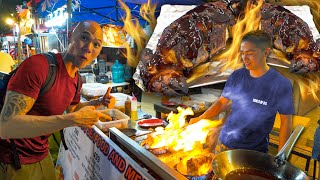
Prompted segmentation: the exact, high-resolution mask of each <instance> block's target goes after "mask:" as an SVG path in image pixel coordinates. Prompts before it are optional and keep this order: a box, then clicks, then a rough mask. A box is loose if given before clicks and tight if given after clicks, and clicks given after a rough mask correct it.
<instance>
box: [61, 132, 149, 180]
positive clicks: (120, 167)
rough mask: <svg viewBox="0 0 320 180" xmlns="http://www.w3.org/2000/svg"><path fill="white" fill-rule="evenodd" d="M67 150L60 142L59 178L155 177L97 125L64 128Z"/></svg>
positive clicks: (134, 178)
mask: <svg viewBox="0 0 320 180" xmlns="http://www.w3.org/2000/svg"><path fill="white" fill-rule="evenodd" d="M64 136H65V140H66V144H67V147H68V150H65V149H64V147H63V145H62V143H61V145H60V150H59V156H58V160H57V164H56V170H57V171H56V173H57V177H59V179H66V180H69V179H70V180H79V179H84V180H89V179H90V180H92V179H94V180H108V179H110V180H115V179H117V180H118V179H128V180H144V179H154V178H153V177H152V176H150V175H149V174H148V172H147V171H146V170H145V169H142V168H139V167H140V166H139V165H138V164H137V163H136V162H135V161H134V160H133V159H132V158H131V157H130V156H129V155H127V154H126V153H125V152H124V151H123V150H122V149H120V148H119V147H118V146H117V145H116V144H115V143H114V142H112V141H111V140H110V139H109V138H108V137H107V136H106V135H105V134H104V133H103V132H102V131H100V130H99V129H98V128H97V127H95V126H94V127H93V128H90V129H89V128H80V127H69V128H66V129H65V130H64Z"/></svg>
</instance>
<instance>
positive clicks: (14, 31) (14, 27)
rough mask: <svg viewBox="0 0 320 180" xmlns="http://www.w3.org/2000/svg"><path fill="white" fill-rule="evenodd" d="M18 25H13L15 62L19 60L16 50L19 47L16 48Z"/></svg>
mask: <svg viewBox="0 0 320 180" xmlns="http://www.w3.org/2000/svg"><path fill="white" fill-rule="evenodd" d="M15 29H16V23H14V25H13V45H14V46H13V47H14V49H13V53H14V60H17V52H16V48H17V46H16V30H15Z"/></svg>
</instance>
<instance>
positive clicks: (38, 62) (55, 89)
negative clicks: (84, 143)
mask: <svg viewBox="0 0 320 180" xmlns="http://www.w3.org/2000/svg"><path fill="white" fill-rule="evenodd" d="M56 59H57V72H56V80H55V82H54V84H53V86H52V87H51V89H49V90H48V91H47V92H46V93H45V94H43V95H42V96H38V94H39V92H40V89H41V86H42V85H43V84H44V82H45V80H46V78H47V74H48V69H49V63H48V61H47V60H46V57H45V56H43V55H35V56H31V57H30V58H28V59H26V60H25V61H23V63H21V65H20V67H19V69H18V71H17V72H16V74H15V75H14V76H13V77H12V78H11V79H10V82H9V84H8V89H7V90H10V91H15V92H18V93H21V94H24V95H26V96H29V97H32V98H34V99H36V102H35V104H34V105H33V107H32V109H31V110H30V111H29V112H28V113H27V114H28V115H38V116H50V115H60V114H62V113H63V112H64V111H65V110H66V109H67V108H68V107H69V106H70V105H74V104H77V103H79V102H80V92H77V95H76V89H77V82H78V74H77V75H76V77H74V78H71V77H70V76H69V74H68V72H67V70H66V67H65V65H64V62H63V60H62V56H61V54H57V55H56ZM81 85H82V83H80V86H81ZM75 95H76V96H75ZM17 131H23V129H17ZM49 136H50V134H48V135H44V136H40V137H35V138H23V139H16V140H15V143H16V145H17V149H18V154H19V157H20V162H21V164H30V163H35V162H39V161H41V160H42V159H44V158H45V157H46V156H47V155H48V145H49V144H48V138H49ZM6 142H7V143H6ZM8 142H9V140H6V141H4V140H1V143H0V152H1V153H0V161H2V162H4V163H8V164H9V163H11V162H12V153H11V149H10V144H9V143H8Z"/></svg>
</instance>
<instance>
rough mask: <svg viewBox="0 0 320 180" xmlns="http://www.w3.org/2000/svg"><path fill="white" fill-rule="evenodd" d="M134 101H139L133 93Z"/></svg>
mask: <svg viewBox="0 0 320 180" xmlns="http://www.w3.org/2000/svg"><path fill="white" fill-rule="evenodd" d="M132 100H134V101H136V100H137V98H136V96H134V94H133V93H132Z"/></svg>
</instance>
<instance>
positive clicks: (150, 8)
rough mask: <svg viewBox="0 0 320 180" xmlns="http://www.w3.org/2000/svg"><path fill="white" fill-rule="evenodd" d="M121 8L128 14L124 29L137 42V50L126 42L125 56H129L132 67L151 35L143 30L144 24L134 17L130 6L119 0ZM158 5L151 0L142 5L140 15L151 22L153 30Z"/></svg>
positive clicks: (136, 63)
mask: <svg viewBox="0 0 320 180" xmlns="http://www.w3.org/2000/svg"><path fill="white" fill-rule="evenodd" d="M119 3H120V6H121V8H122V9H123V10H124V11H125V13H126V16H125V18H124V19H123V22H124V26H123V29H124V30H125V31H126V32H127V33H128V34H129V35H130V36H131V37H132V38H133V39H134V41H135V43H136V46H137V48H136V52H135V51H134V50H133V49H132V48H131V47H130V46H129V44H127V43H125V47H126V51H127V52H126V54H124V56H125V57H126V58H127V63H128V65H129V66H131V67H136V66H137V65H138V62H139V59H140V53H141V51H142V49H143V48H144V47H145V46H146V44H147V42H148V40H149V38H150V37H148V36H147V35H146V33H145V32H144V31H143V28H142V26H141V25H140V23H139V21H138V19H136V18H135V19H133V18H132V15H131V11H130V8H129V7H128V6H127V5H126V4H125V3H124V2H123V1H121V0H119ZM155 9H156V5H155V4H151V3H150V0H148V2H147V3H146V4H143V5H141V8H140V15H141V16H142V17H143V18H144V19H145V20H146V21H147V22H148V23H149V24H150V27H151V28H152V30H153V29H154V27H155V24H156V19H155V15H154V12H155Z"/></svg>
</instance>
